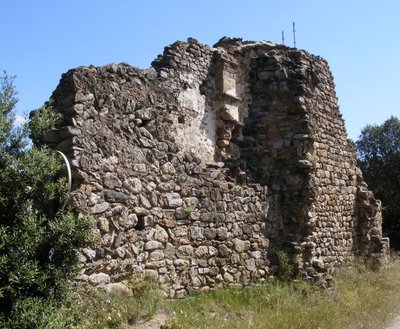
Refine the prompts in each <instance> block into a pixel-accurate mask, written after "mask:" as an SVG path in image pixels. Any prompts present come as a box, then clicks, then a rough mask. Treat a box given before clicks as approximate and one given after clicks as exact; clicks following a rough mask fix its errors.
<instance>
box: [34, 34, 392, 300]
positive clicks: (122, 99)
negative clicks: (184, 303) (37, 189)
mask: <svg viewBox="0 0 400 329" xmlns="http://www.w3.org/2000/svg"><path fill="white" fill-rule="evenodd" d="M52 98H53V99H54V108H55V109H56V110H57V111H59V112H60V113H61V114H62V116H63V120H62V121H60V122H59V125H58V129H57V130H54V131H52V132H50V133H49V134H48V135H46V136H45V137H44V138H43V140H41V141H40V142H42V143H46V144H48V145H50V146H51V147H53V148H55V149H58V150H60V151H62V152H64V153H65V154H66V155H67V156H68V158H69V159H70V161H71V165H72V168H73V192H72V195H71V200H70V203H71V205H72V206H73V207H74V208H75V209H76V211H77V213H79V214H81V215H86V214H92V215H93V216H95V218H96V220H97V230H96V235H97V237H98V239H97V242H96V246H95V247H94V248H90V249H89V248H88V249H83V250H81V251H80V258H81V261H82V262H83V263H84V270H83V272H82V274H81V275H80V277H79V278H80V279H81V280H85V281H88V282H90V283H91V284H95V285H106V286H110V285H113V284H114V285H115V284H116V283H118V282H120V281H123V280H125V279H127V278H129V277H131V276H132V275H135V274H141V273H145V274H147V275H150V276H152V277H154V278H155V279H156V280H158V281H159V282H160V283H161V284H162V285H163V286H164V287H165V291H166V293H167V294H168V296H170V297H180V296H184V295H185V294H186V293H187V292H188V291H190V290H199V289H210V288H214V287H218V286H223V285H229V284H246V283H247V282H249V281H250V280H264V279H266V278H268V277H269V276H270V275H273V274H276V273H277V272H278V271H279V260H278V257H277V252H279V251H285V252H286V253H287V254H288V255H289V257H290V260H291V261H292V263H293V265H294V267H295V270H296V273H298V274H299V275H302V276H303V277H305V278H317V277H320V276H321V275H324V273H330V272H332V271H333V270H334V269H336V268H338V267H340V266H343V265H345V264H346V263H348V262H351V261H352V260H354V258H355V257H357V256H361V257H372V258H374V259H376V260H378V261H380V260H382V259H383V258H384V257H385V256H386V255H387V249H388V241H387V240H386V239H382V231H381V205H380V202H379V201H378V200H375V199H374V197H373V195H372V193H371V192H370V191H369V190H368V188H367V186H366V184H365V182H364V180H363V178H362V174H361V171H360V169H359V168H358V167H357V160H356V154H355V150H354V147H353V144H352V142H351V141H349V140H348V139H347V138H346V131H345V127H344V122H343V119H342V117H341V115H340V113H339V110H338V105H337V98H336V96H335V88H334V84H333V78H332V75H331V73H330V71H329V67H328V64H327V63H326V61H325V60H324V59H322V58H320V57H317V56H313V55H310V54H309V53H307V52H306V51H303V50H297V49H293V48H289V47H285V46H283V45H275V44H272V43H269V42H249V41H242V40H241V39H231V38H223V39H221V40H220V41H219V42H218V43H217V44H216V45H214V47H212V48H211V47H208V46H206V45H202V44H200V43H198V42H197V41H196V40H194V39H191V38H189V39H188V41H187V42H176V43H174V44H172V45H170V46H168V47H166V48H165V50H164V53H163V54H162V55H159V56H158V58H157V59H156V60H155V61H154V62H153V63H152V67H151V68H150V69H147V70H141V69H138V68H135V67H132V66H129V65H128V64H125V63H121V64H110V65H107V66H104V67H94V66H90V67H80V68H76V69H73V70H70V71H68V72H67V73H66V74H64V75H63V76H62V79H61V81H60V84H59V85H58V87H57V89H56V90H55V91H54V93H53V96H52Z"/></svg>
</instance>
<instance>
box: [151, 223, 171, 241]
mask: <svg viewBox="0 0 400 329" xmlns="http://www.w3.org/2000/svg"><path fill="white" fill-rule="evenodd" d="M155 230H156V231H155V233H154V239H155V240H157V241H160V242H163V243H165V242H167V241H168V237H169V236H168V233H167V231H166V230H165V229H163V228H162V227H161V226H159V225H157V226H156V227H155Z"/></svg>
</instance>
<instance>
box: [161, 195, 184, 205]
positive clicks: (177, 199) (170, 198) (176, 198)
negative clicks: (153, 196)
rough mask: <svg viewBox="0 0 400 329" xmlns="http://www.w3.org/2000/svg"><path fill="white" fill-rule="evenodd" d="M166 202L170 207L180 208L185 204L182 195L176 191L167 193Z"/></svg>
mask: <svg viewBox="0 0 400 329" xmlns="http://www.w3.org/2000/svg"><path fill="white" fill-rule="evenodd" d="M164 202H165V204H166V205H167V206H168V207H169V208H178V207H180V206H182V204H183V201H182V199H181V196H180V195H179V194H178V193H175V192H172V193H167V194H165V196H164Z"/></svg>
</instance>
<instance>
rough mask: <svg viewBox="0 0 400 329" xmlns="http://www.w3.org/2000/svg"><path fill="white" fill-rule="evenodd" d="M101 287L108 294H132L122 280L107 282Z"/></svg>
mask: <svg viewBox="0 0 400 329" xmlns="http://www.w3.org/2000/svg"><path fill="white" fill-rule="evenodd" d="M103 289H104V290H105V291H106V292H107V293H109V294H119V295H124V296H132V295H133V293H132V290H131V289H129V288H128V287H127V286H126V285H124V284H123V283H122V282H115V283H109V284H107V285H105V286H104V287H103Z"/></svg>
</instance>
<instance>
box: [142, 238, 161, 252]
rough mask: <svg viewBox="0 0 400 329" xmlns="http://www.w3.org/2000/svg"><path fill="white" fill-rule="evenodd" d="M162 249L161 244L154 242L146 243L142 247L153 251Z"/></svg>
mask: <svg viewBox="0 0 400 329" xmlns="http://www.w3.org/2000/svg"><path fill="white" fill-rule="evenodd" d="M163 248H164V246H163V244H162V243H161V242H159V241H155V240H151V241H147V242H146V243H145V245H144V249H145V250H154V249H163Z"/></svg>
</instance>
